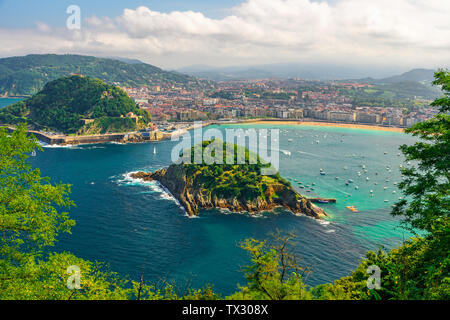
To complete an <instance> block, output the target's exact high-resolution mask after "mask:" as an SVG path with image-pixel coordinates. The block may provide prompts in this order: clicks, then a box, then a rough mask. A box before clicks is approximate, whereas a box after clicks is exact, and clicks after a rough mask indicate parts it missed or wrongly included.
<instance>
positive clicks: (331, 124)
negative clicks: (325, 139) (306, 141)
mask: <svg viewBox="0 0 450 320" xmlns="http://www.w3.org/2000/svg"><path fill="white" fill-rule="evenodd" d="M230 124H278V125H298V126H317V127H337V128H349V129H366V130H376V131H390V132H403V133H404V132H405V129H404V128H399V127H383V126H377V125H370V124H367V125H366V124H359V123H358V124H356V123H336V122H321V121H289V120H280V121H278V120H261V119H259V120H248V121H236V122H232V123H230Z"/></svg>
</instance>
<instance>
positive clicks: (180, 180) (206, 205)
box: [131, 165, 327, 219]
mask: <svg viewBox="0 0 450 320" xmlns="http://www.w3.org/2000/svg"><path fill="white" fill-rule="evenodd" d="M131 177H132V178H133V179H142V180H144V181H158V182H160V183H161V184H162V185H163V186H164V187H165V188H166V189H167V190H169V191H170V193H171V194H172V195H173V196H174V197H175V198H176V199H177V200H178V201H179V202H180V204H181V205H182V206H183V207H184V209H185V210H186V212H187V213H188V214H189V216H191V217H192V216H197V215H198V214H199V210H200V209H204V210H207V209H212V208H217V209H227V210H229V211H231V212H248V213H250V214H258V213H261V212H263V211H272V210H273V209H275V208H277V207H284V208H286V209H287V210H289V211H291V212H292V213H294V214H304V215H307V216H309V217H313V218H316V219H321V218H323V217H325V216H327V214H326V213H325V212H324V211H323V210H322V209H321V208H319V207H317V206H315V205H314V204H313V203H312V202H311V201H309V200H308V199H307V198H305V197H303V196H301V195H299V194H298V193H297V192H295V190H294V189H292V187H286V186H284V185H281V184H277V185H273V186H271V188H269V189H268V190H267V192H266V195H265V199H264V198H262V197H258V198H257V199H254V200H239V199H236V198H230V199H226V198H217V197H215V196H212V195H211V192H209V191H208V190H204V189H203V190H201V189H198V188H196V186H193V185H191V184H190V183H189V182H188V179H186V172H185V170H184V168H183V165H171V166H170V167H168V168H167V169H161V170H158V171H155V172H153V173H152V172H149V173H146V172H137V173H134V174H132V175H131ZM275 192H276V194H277V195H278V196H277V197H272V195H274V194H275Z"/></svg>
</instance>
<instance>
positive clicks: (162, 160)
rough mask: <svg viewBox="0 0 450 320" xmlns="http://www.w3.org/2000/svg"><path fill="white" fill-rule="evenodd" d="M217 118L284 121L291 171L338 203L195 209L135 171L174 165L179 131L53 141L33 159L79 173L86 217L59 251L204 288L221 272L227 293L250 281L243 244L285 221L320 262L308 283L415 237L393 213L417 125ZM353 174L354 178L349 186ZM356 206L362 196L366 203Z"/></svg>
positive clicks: (59, 176)
mask: <svg viewBox="0 0 450 320" xmlns="http://www.w3.org/2000/svg"><path fill="white" fill-rule="evenodd" d="M215 128H217V129H219V130H220V131H221V132H224V130H225V129H229V128H243V129H249V128H255V129H270V128H276V129H279V130H280V137H279V140H280V141H279V142H280V146H279V148H280V150H284V151H289V152H290V154H291V155H290V156H289V155H288V153H283V152H281V154H280V173H281V175H282V176H283V177H285V178H290V179H291V183H292V184H293V185H294V187H295V188H296V189H297V190H298V191H299V192H301V193H304V194H305V195H307V196H321V197H331V198H336V199H337V203H336V204H323V205H321V207H322V208H324V209H325V210H326V212H327V213H328V214H329V215H330V218H329V219H328V220H327V221H318V220H314V219H311V218H308V217H303V216H301V217H299V216H294V215H292V214H291V213H289V212H285V211H284V210H281V209H280V210H277V212H276V214H269V213H267V214H262V215H260V216H258V217H251V216H249V215H245V214H223V213H221V212H219V211H217V210H210V211H204V212H201V214H200V217H199V218H193V219H191V218H188V217H187V216H186V215H185V213H184V211H183V210H182V208H180V207H179V205H178V204H177V202H176V201H175V199H173V198H172V197H171V196H170V195H169V194H168V193H166V192H165V191H164V190H163V189H162V188H161V187H160V186H158V185H157V184H156V183H153V182H151V183H139V182H137V181H135V180H133V179H130V178H129V174H130V173H131V172H135V171H139V170H144V171H154V170H157V169H160V168H164V167H167V166H168V165H170V163H171V160H170V155H171V151H172V148H173V147H174V146H175V145H176V144H177V142H172V141H164V142H157V143H147V144H129V145H119V144H104V145H84V146H74V147H65V148H61V147H52V146H46V147H45V148H44V150H45V151H44V152H42V153H41V152H39V153H38V154H37V156H36V157H33V158H31V159H32V160H31V161H32V163H33V165H35V166H37V167H39V168H41V171H42V174H43V175H46V176H50V177H51V179H52V181H54V182H63V183H70V184H72V196H71V198H72V199H73V200H74V201H75V203H76V204H77V207H75V208H71V209H70V213H71V217H72V218H73V219H75V220H76V221H77V225H76V226H75V227H74V228H73V230H72V231H73V233H72V235H62V236H60V242H59V243H58V244H57V246H56V248H55V250H58V251H64V250H66V251H71V252H73V253H74V254H75V255H77V256H80V257H82V258H86V259H90V260H97V261H103V262H106V263H108V264H109V266H110V268H111V270H113V271H116V272H118V273H119V274H120V275H121V276H125V277H126V276H127V277H129V278H131V279H134V280H138V278H139V276H140V273H141V271H142V270H144V277H145V279H146V280H147V281H156V280H157V279H159V278H161V277H163V278H165V277H167V278H169V279H175V280H178V281H180V282H182V281H184V280H186V279H188V278H192V282H193V285H194V286H195V287H200V286H203V285H205V284H207V283H211V284H214V287H215V289H216V290H217V291H218V292H220V293H222V294H230V293H232V292H234V291H235V290H237V284H238V283H240V284H245V279H244V276H243V273H242V272H241V270H242V267H244V266H245V265H246V264H248V263H249V259H248V256H247V255H246V253H245V252H244V251H243V250H242V249H240V248H239V247H238V245H239V242H240V241H242V240H244V239H246V238H249V237H253V238H256V239H261V240H263V239H267V238H269V234H270V233H271V232H276V230H277V229H279V230H281V231H289V232H293V233H295V235H296V236H297V246H296V252H297V253H298V254H299V255H301V256H302V258H303V261H302V264H304V265H308V266H310V267H311V268H312V269H313V271H314V272H313V273H312V274H311V275H310V276H309V277H308V278H307V279H306V282H307V283H308V284H310V285H317V284H321V283H325V282H330V281H333V280H335V279H337V278H340V277H343V276H346V275H348V274H349V273H350V271H351V270H353V269H354V268H355V267H356V266H357V265H358V262H359V260H360V259H362V258H363V257H364V255H365V252H366V250H375V249H377V248H378V247H379V246H380V245H383V246H386V247H387V248H392V247H395V246H398V245H399V244H401V242H402V241H403V239H406V238H408V237H409V236H410V234H408V233H407V232H405V231H404V230H402V229H401V228H399V222H398V219H396V218H393V217H392V216H390V214H389V213H390V210H391V205H392V204H393V203H394V202H395V201H396V200H398V197H400V196H401V194H400V192H399V191H398V190H397V188H396V185H395V182H399V181H400V178H401V177H400V172H399V166H400V164H402V163H403V161H404V159H403V157H402V156H399V155H398V153H399V150H398V147H399V145H401V144H403V143H406V144H411V143H413V142H414V139H413V138H411V137H410V136H408V135H405V134H403V133H398V132H387V131H371V130H362V129H349V128H334V127H312V126H310V127H309V126H295V125H277V126H272V125H271V126H268V125H256V124H248V125H226V126H215ZM155 148H156V151H157V152H156V154H154V149H155ZM363 166H364V167H363ZM363 168H365V169H363ZM320 169H322V170H324V171H325V172H326V175H321V174H320ZM364 170H367V172H365V171H364ZM358 172H360V173H362V174H361V175H360V176H359V175H358ZM336 177H338V179H336ZM367 177H368V178H369V179H367ZM295 179H297V181H295ZM348 179H352V180H353V181H354V182H353V183H352V184H349V185H348V186H347V185H346V184H345V181H346V180H348ZM299 181H301V182H302V183H303V184H304V185H306V184H309V185H312V183H314V184H315V190H313V191H312V192H310V193H307V192H306V191H305V189H300V188H299V184H298V182H299ZM355 186H358V190H356V189H355ZM384 187H386V188H384ZM371 190H372V191H373V196H371V192H370V191H371ZM394 191H395V193H394ZM347 206H356V207H357V208H358V210H359V213H353V212H351V211H350V210H348V209H347V208H346V207H347Z"/></svg>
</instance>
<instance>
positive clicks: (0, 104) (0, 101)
mask: <svg viewBox="0 0 450 320" xmlns="http://www.w3.org/2000/svg"><path fill="white" fill-rule="evenodd" d="M22 100H23V98H0V109H1V108H4V107H7V106H9V105H11V104H14V103H16V102H19V101H22Z"/></svg>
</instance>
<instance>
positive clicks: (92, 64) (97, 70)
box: [0, 54, 208, 96]
mask: <svg viewBox="0 0 450 320" xmlns="http://www.w3.org/2000/svg"><path fill="white" fill-rule="evenodd" d="M79 72H81V74H83V75H85V76H88V77H93V78H98V79H101V80H103V81H105V82H106V83H108V84H116V85H117V84H120V85H121V86H130V87H136V86H141V85H150V86H151V85H158V86H172V85H174V86H177V87H182V88H198V87H203V86H207V85H208V83H207V82H205V81H200V80H197V79H196V78H194V77H190V76H187V75H184V74H181V73H177V72H168V71H164V70H162V69H160V68H158V67H155V66H152V65H149V64H146V63H133V64H131V63H126V62H123V61H119V60H114V59H106V58H96V57H89V56H80V55H56V54H45V55H35V54H33V55H28V56H23V57H11V58H2V59H0V95H9V96H28V95H33V94H35V93H37V92H39V90H41V89H42V88H43V87H44V85H45V84H46V83H47V82H50V81H52V80H56V79H58V78H61V77H64V76H69V75H71V74H74V73H79Z"/></svg>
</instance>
